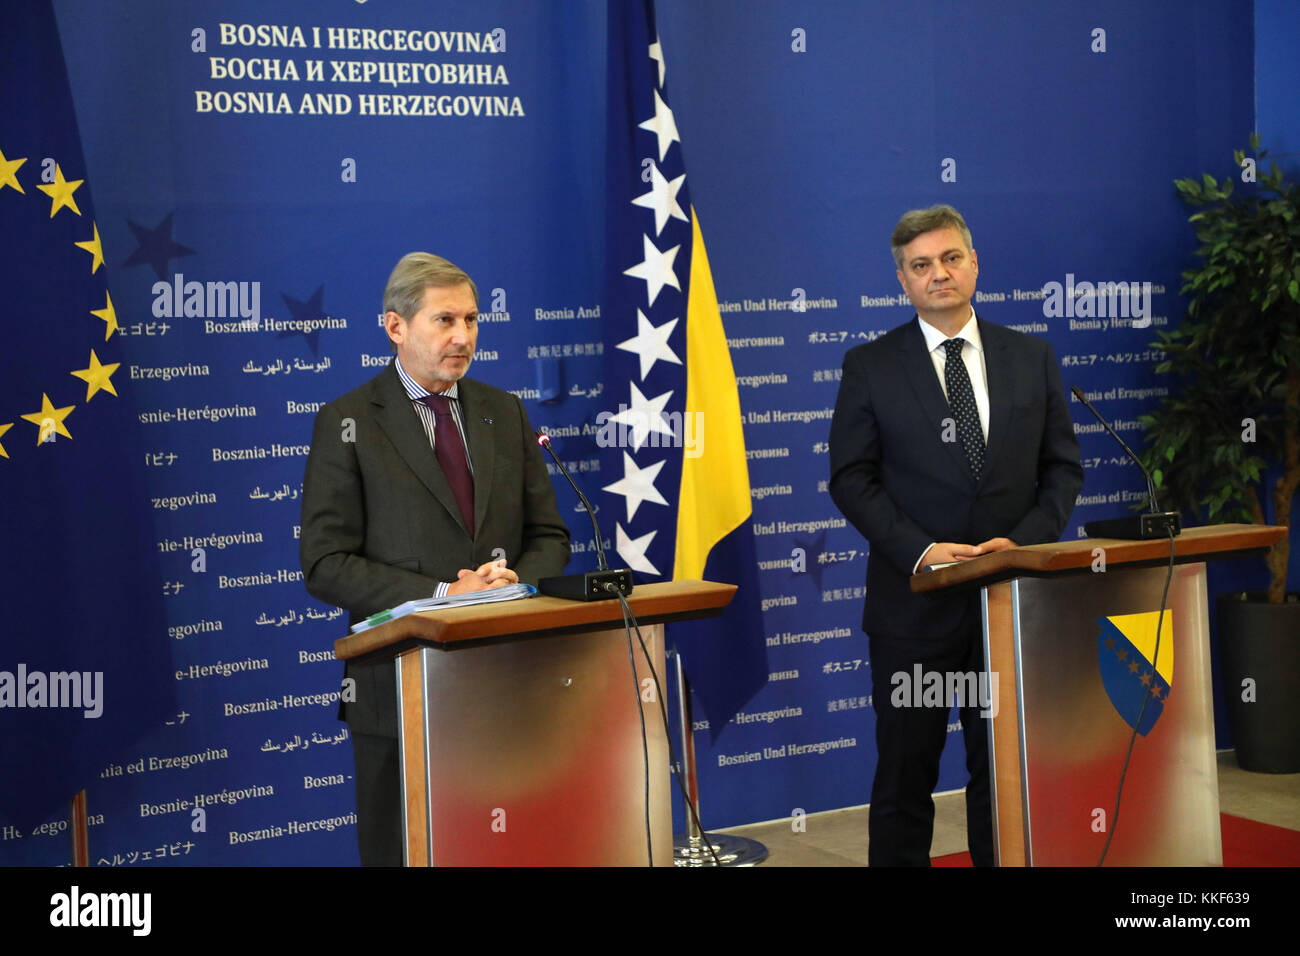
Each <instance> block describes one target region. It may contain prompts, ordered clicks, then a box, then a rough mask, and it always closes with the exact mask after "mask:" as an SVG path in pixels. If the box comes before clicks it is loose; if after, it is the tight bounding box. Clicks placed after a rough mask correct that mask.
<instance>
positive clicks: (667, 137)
mask: <svg viewBox="0 0 1300 956" xmlns="http://www.w3.org/2000/svg"><path fill="white" fill-rule="evenodd" d="M637 129H644V130H649V131H650V132H651V133H654V134H655V136H656V137H658V139H659V162H661V163H662V162H663V161H664V157H665V156H666V155H668V147H669V146H671V145H672V144H673V143H674V142H678V143H680V142H681V141H682V138H681V137H680V136H678V135H677V121H676V120H674V119H673V111H672V110H670V109H669V108H668V104H667V103H665V102H664V99H663V97H662V96H660V95H659V91H658V90H655V115H654V116H652V117H650V118H649V119H648V120H646V121H645V122H644V123H639V124H637Z"/></svg>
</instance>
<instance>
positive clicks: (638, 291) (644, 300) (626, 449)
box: [601, 0, 767, 738]
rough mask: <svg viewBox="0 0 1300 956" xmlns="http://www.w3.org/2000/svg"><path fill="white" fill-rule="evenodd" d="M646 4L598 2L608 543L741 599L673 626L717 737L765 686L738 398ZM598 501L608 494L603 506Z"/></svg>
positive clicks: (661, 575) (640, 565)
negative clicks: (603, 33) (611, 518)
mask: <svg viewBox="0 0 1300 956" xmlns="http://www.w3.org/2000/svg"><path fill="white" fill-rule="evenodd" d="M666 72H667V71H666V66H665V61H664V56H663V50H662V47H661V45H660V43H659V38H658V34H657V33H656V31H655V27H654V10H653V6H652V4H651V3H650V2H649V0H645V2H642V3H626V4H625V3H612V4H610V5H609V82H608V96H609V111H610V117H609V126H608V129H609V134H608V150H607V152H608V165H607V167H606V168H607V169H608V170H609V196H608V201H609V211H608V216H607V222H608V236H607V242H606V256H607V259H608V265H607V282H606V295H605V302H606V307H607V316H606V317H605V326H606V328H605V336H606V346H605V353H604V354H605V361H606V381H607V382H608V383H610V386H611V387H610V388H608V389H607V390H606V394H608V395H611V396H615V398H613V399H612V401H618V402H619V405H618V408H617V410H616V411H615V412H613V413H612V415H611V416H610V417H609V418H607V419H606V421H605V426H606V428H607V429H608V430H609V432H608V433H609V434H613V435H617V436H618V438H619V441H618V448H617V449H616V450H615V451H614V453H613V454H609V453H607V454H606V455H605V457H604V459H603V460H602V463H601V464H602V468H603V474H606V475H610V476H611V477H613V478H614V479H615V480H613V481H611V483H609V484H607V485H605V487H604V491H605V492H606V493H607V494H609V495H617V496H619V498H621V500H619V499H618V498H616V499H614V501H615V502H616V504H615V508H616V512H615V513H616V515H617V516H618V518H617V520H616V522H615V526H614V535H615V538H614V547H615V550H616V551H617V552H618V555H619V558H620V559H621V561H622V562H623V563H624V564H625V565H626V566H627V567H629V568H631V569H632V570H633V571H636V572H638V578H639V579H641V580H645V579H650V580H669V579H671V580H692V579H700V578H703V579H706V580H712V581H722V582H727V583H731V584H736V585H738V587H739V590H738V591H737V592H736V596H735V598H734V599H733V600H732V603H731V605H730V607H729V608H728V609H727V612H726V614H725V615H724V616H723V617H722V618H719V619H712V620H705V621H695V622H688V623H685V624H671V625H669V627H668V631H667V637H668V640H669V642H670V643H672V644H674V645H675V646H676V648H677V651H678V653H680V654H681V656H682V661H683V663H684V665H685V668H686V674H687V676H688V677H689V679H690V681H691V686H692V688H693V689H694V692H695V696H696V697H697V698H698V699H699V702H700V705H701V708H702V709H703V711H704V713H705V715H706V716H707V717H708V719H709V726H710V729H711V732H712V736H713V737H715V738H716V736H717V734H718V733H719V732H720V731H721V730H722V728H723V725H724V724H726V722H727V721H729V720H730V719H731V718H732V717H733V716H735V713H736V711H738V710H739V709H740V708H741V707H743V706H744V705H745V703H746V702H747V701H748V700H749V699H750V698H751V697H753V695H754V693H755V692H756V691H757V690H758V689H759V688H760V687H762V686H763V684H764V683H765V682H766V680H767V649H766V642H765V640H764V634H763V621H762V614H761V611H760V609H759V591H758V579H757V564H756V561H755V551H754V540H753V529H752V525H751V516H752V510H753V509H752V505H751V503H750V494H749V470H748V464H747V459H746V457H745V440H744V434H743V432H742V419H741V412H740V397H739V394H738V392H737V386H736V376H735V372H734V371H733V369H732V365H731V355H730V353H729V351H728V349H727V340H726V334H725V332H724V330H723V326H722V318H721V315H720V314H719V312H718V301H717V295H716V293H715V292H714V288H713V277H712V275H711V273H710V271H709V262H708V257H707V256H706V254H705V250H704V239H703V234H702V232H701V230H700V225H699V223H698V222H697V220H696V217H695V209H694V207H692V205H691V202H690V191H689V189H688V188H687V177H686V165H685V162H684V161H683V159H682V144H681V138H680V136H679V135H678V130H677V124H676V121H675V120H674V118H673V112H672V108H671V107H670V105H669V100H668V88H667V85H666V79H667V76H666ZM608 501H609V499H608V498H607V499H606V502H607V503H608Z"/></svg>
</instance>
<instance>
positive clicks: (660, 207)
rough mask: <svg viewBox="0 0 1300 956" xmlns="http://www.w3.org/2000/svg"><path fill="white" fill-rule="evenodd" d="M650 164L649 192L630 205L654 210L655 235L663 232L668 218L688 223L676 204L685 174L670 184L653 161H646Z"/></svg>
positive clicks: (680, 208)
mask: <svg viewBox="0 0 1300 956" xmlns="http://www.w3.org/2000/svg"><path fill="white" fill-rule="evenodd" d="M648 162H649V163H650V191H649V192H648V193H646V194H645V195H644V196H637V197H636V198H635V199H633V200H632V205H634V206H643V207H644V208H646V209H652V210H654V214H655V235H656V236H657V235H659V234H660V233H661V232H663V231H664V224H665V223H666V222H668V217H669V216H672V217H673V218H674V219H680V220H681V221H682V222H690V220H689V219H687V218H686V213H684V212H682V207H681V206H680V205H678V203H677V193H678V192H679V191H681V188H682V183H684V182H686V174H685V173H682V174H681V175H680V176H678V177H677V178H676V179H674V180H673V181H672V182H669V181H668V180H667V179H665V178H664V174H663V173H661V172H659V167H658V166H656V165H655V163H654V160H648Z"/></svg>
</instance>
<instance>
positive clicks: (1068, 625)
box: [994, 564, 1223, 866]
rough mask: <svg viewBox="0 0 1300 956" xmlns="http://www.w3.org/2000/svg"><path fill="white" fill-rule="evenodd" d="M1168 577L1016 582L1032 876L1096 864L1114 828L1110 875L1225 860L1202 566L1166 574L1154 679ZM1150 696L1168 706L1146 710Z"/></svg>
mask: <svg viewBox="0 0 1300 956" xmlns="http://www.w3.org/2000/svg"><path fill="white" fill-rule="evenodd" d="M1166 573H1167V569H1166V568H1143V569H1132V568H1116V569H1114V570H1111V571H1107V572H1101V573H1094V574H1089V575H1087V576H1083V575H1071V576H1068V577H1055V578H1020V579H1018V580H1016V581H1014V582H1012V585H1011V589H1012V590H1011V598H1012V613H1013V618H1014V625H1015V661H1016V670H1017V674H1016V675H1015V676H1016V678H1017V682H1018V684H1019V688H1020V695H1019V700H1020V712H1019V714H1018V715H1017V716H1018V720H1017V724H1018V727H1019V734H1020V753H1021V768H1020V769H1021V781H1022V789H1023V798H1024V813H1025V817H1026V819H1025V821H1024V826H1025V836H1026V840H1025V849H1026V858H1027V862H1028V863H1029V864H1030V865H1033V866H1044V865H1046V866H1095V865H1096V864H1097V861H1098V859H1099V858H1100V856H1101V852H1102V848H1103V846H1104V845H1105V842H1106V836H1107V833H1108V832H1109V831H1110V830H1111V829H1114V835H1113V837H1112V839H1111V844H1110V848H1109V850H1108V851H1107V854H1106V860H1105V865H1107V866H1220V865H1222V863H1223V848H1222V842H1221V837H1220V833H1219V787H1218V770H1217V766H1216V764H1215V757H1214V712H1213V703H1212V697H1211V683H1210V653H1209V624H1208V621H1207V618H1206V610H1205V609H1206V607H1207V603H1206V587H1205V565H1204V564H1183V565H1178V566H1176V567H1175V568H1174V573H1173V580H1172V582H1171V583H1170V586H1169V599H1168V604H1167V613H1168V614H1169V616H1168V617H1166V619H1165V624H1164V627H1163V630H1162V632H1161V635H1160V650H1159V662H1158V663H1159V665H1160V666H1159V667H1158V668H1157V667H1153V666H1152V664H1153V661H1152V660H1151V658H1153V657H1154V656H1155V649H1154V625H1155V619H1156V612H1157V611H1158V609H1159V607H1160V596H1161V592H1162V590H1163V587H1164V581H1165V575H1166ZM1171 624H1172V629H1171V626H1170V625H1171ZM1171 651H1172V658H1173V659H1172V662H1171V661H1169V659H1168V656H1169V654H1170V652H1171ZM1170 676H1172V680H1169V677H1170ZM1148 686H1155V687H1156V688H1157V689H1158V690H1159V691H1160V692H1161V695H1162V697H1163V699H1157V698H1156V697H1152V698H1151V699H1146V698H1147V694H1146V688H1147V687H1148ZM1144 699H1146V705H1145V706H1146V711H1145V712H1142V713H1141V722H1140V724H1138V726H1139V727H1140V729H1142V730H1144V731H1145V733H1139V734H1138V736H1137V740H1136V742H1135V743H1134V745H1133V753H1132V758H1131V759H1130V761H1129V766H1128V772H1127V776H1126V778H1125V782H1124V790H1123V799H1122V802H1121V803H1120V808H1119V815H1118V818H1115V816H1114V813H1115V796H1116V790H1117V788H1118V787H1119V783H1120V773H1121V770H1122V768H1123V766H1124V757H1125V754H1126V752H1127V751H1128V746H1129V740H1130V738H1131V737H1132V734H1133V723H1136V722H1137V717H1138V713H1139V712H1140V711H1141V707H1140V706H1139V705H1140V704H1141V702H1142V701H1143V700H1144ZM1153 720H1154V722H1153ZM994 746H995V747H996V741H995V742H994ZM1000 822H1001V821H1000ZM1005 822H1011V821H1005ZM1005 822H1002V823H1003V824H1005ZM1017 823H1019V821H1014V822H1013V825H1015V824H1017Z"/></svg>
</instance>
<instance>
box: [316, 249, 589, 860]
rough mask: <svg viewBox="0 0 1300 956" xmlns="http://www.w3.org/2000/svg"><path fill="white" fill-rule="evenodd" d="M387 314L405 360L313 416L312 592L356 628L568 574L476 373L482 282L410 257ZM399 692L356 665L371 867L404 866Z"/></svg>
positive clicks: (526, 448) (526, 472)
mask: <svg viewBox="0 0 1300 956" xmlns="http://www.w3.org/2000/svg"><path fill="white" fill-rule="evenodd" d="M384 320H385V329H386V331H387V332H388V337H389V339H390V341H391V342H392V345H393V348H394V349H395V350H396V352H397V357H396V359H395V360H394V361H393V362H392V364H390V365H389V366H388V367H387V368H385V369H384V370H383V371H382V372H380V373H379V375H377V376H375V378H373V379H371V380H370V381H369V382H367V383H366V384H364V385H362V386H361V387H360V388H357V389H354V390H353V391H351V392H349V393H348V394H346V395H344V396H343V397H342V398H339V399H337V400H335V401H333V402H330V403H329V404H328V405H326V406H324V407H323V408H322V409H321V410H320V412H319V413H318V414H317V416H316V425H315V429H314V431H313V434H312V444H311V453H310V455H309V456H308V458H307V465H306V474H305V475H304V477H303V489H302V543H301V559H302V567H303V575H304V580H305V584H306V587H307V590H308V591H309V592H310V593H311V594H312V595H313V596H314V597H317V598H320V599H321V600H322V601H326V602H328V603H330V604H333V605H335V606H338V607H342V608H344V609H346V610H347V611H348V612H349V615H350V623H356V622H357V621H358V620H362V619H364V618H366V617H368V616H369V615H371V614H374V613H376V612H378V611H383V610H386V609H388V608H391V607H393V606H395V605H398V604H401V603H403V602H404V601H409V600H412V599H415V598H422V597H433V596H435V595H436V596H442V595H444V594H457V593H461V592H465V591H475V590H480V589H483V588H490V587H499V586H501V585H505V584H512V583H515V582H516V581H523V582H525V583H528V584H534V585H535V584H536V583H537V580H538V578H542V577H547V576H550V575H555V574H559V573H560V572H561V571H562V570H563V569H564V566H565V564H567V563H568V560H569V531H568V528H567V527H566V526H565V524H564V522H563V521H562V520H561V518H560V515H559V512H558V511H557V509H556V505H555V492H554V490H553V488H552V487H551V482H550V479H549V477H548V476H547V472H546V466H545V463H544V462H543V460H542V454H541V450H540V449H539V448H538V447H537V441H536V438H535V436H534V434H533V431H532V429H531V428H530V427H529V424H528V416H527V415H526V414H525V412H524V407H523V403H522V402H520V401H519V399H518V398H517V397H515V396H514V395H511V394H510V393H509V392H504V391H502V390H500V389H498V388H493V387H492V386H490V385H485V384H483V383H482V382H476V381H473V380H470V379H467V378H464V377H463V376H464V374H465V372H466V370H467V369H468V368H469V365H470V362H471V361H472V360H473V356H474V346H475V343H476V342H477V339H478V324H477V320H478V290H477V288H476V287H475V285H474V283H473V281H472V280H471V279H470V277H469V276H468V275H466V274H465V273H464V272H463V271H461V270H460V269H459V268H457V267H456V266H454V265H452V264H451V263H450V262H447V261H446V260H445V259H442V258H439V257H438V256H432V255H429V254H428V253H423V252H413V253H410V254H409V255H407V256H404V257H403V258H402V260H401V261H400V262H399V263H398V264H397V267H396V268H395V269H394V270H393V273H392V275H391V276H390V277H389V279H388V285H387V287H386V288H385V290H384ZM353 695H355V696H354V697H353ZM396 696H397V695H396V690H395V684H394V674H393V666H392V663H391V662H383V663H379V664H371V665H361V666H358V665H354V664H351V663H350V664H348V665H347V667H346V669H345V681H344V695H343V702H342V704H341V706H340V708H339V710H340V713H339V716H340V717H341V718H343V719H345V720H347V722H348V727H349V730H350V731H351V736H352V741H353V753H354V756H355V758H356V788H357V841H358V844H359V845H360V849H361V862H362V865H365V866H371V865H381V866H384V865H386V866H399V865H401V862H402V849H401V824H400V798H399V793H400V781H399V768H398V763H399V759H398V746H397V726H398V723H397V703H396Z"/></svg>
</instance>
